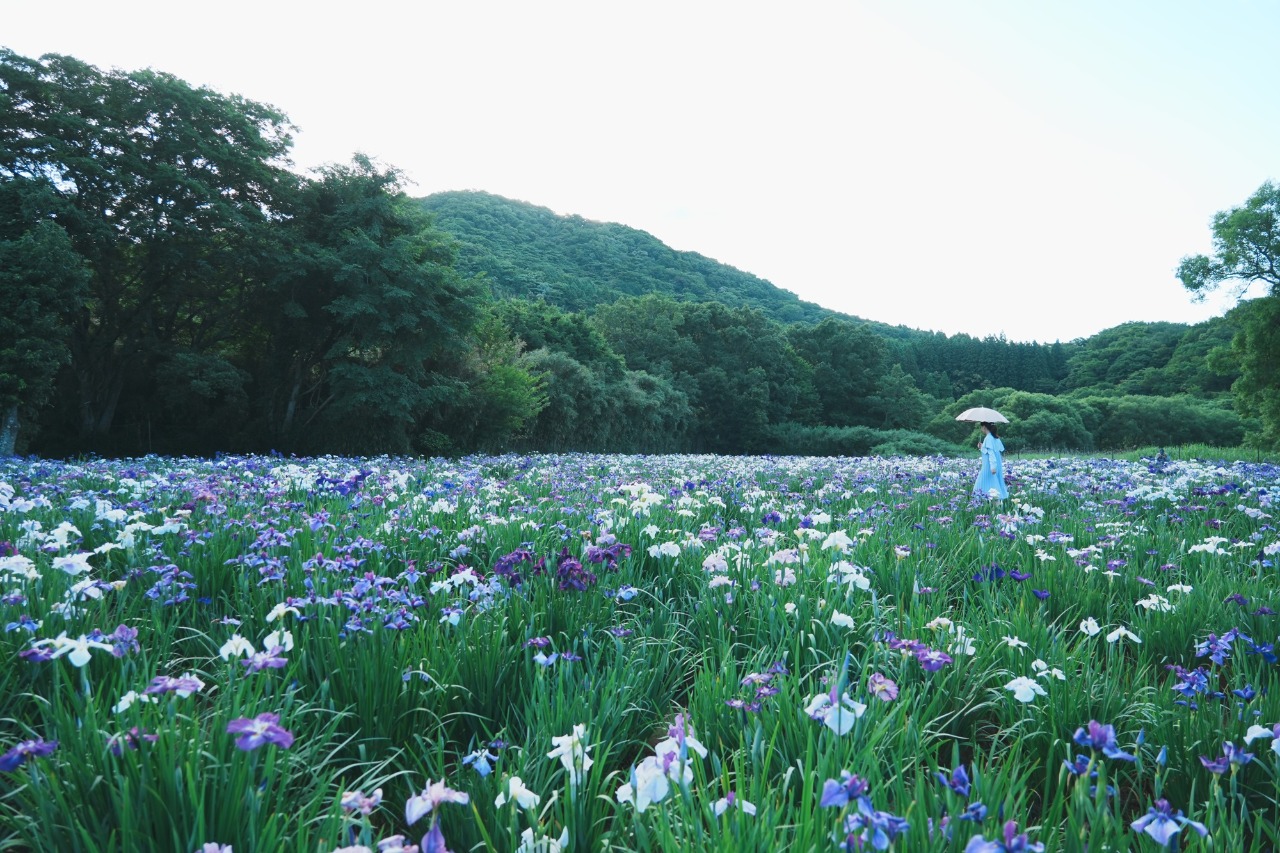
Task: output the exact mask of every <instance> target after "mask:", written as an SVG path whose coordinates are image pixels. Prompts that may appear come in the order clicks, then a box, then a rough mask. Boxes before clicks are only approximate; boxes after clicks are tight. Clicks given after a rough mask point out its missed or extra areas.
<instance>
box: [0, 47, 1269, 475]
mask: <svg viewBox="0 0 1280 853" xmlns="http://www.w3.org/2000/svg"><path fill="white" fill-rule="evenodd" d="M0 106H3V109H0V181H3V183H0V257H2V258H3V260H4V265H3V270H4V271H3V274H2V275H0V290H2V291H3V294H2V295H3V296H4V297H5V301H6V304H11V305H14V306H18V307H17V309H16V310H14V311H13V312H11V313H10V315H9V316H6V317H5V318H3V320H0V323H4V324H7V325H6V326H5V329H6V330H7V331H6V334H5V340H6V341H7V342H8V345H7V346H6V347H5V348H4V349H0V452H8V451H11V449H12V448H11V444H12V442H13V441H14V439H15V437H17V428H18V425H19V423H20V422H21V423H22V424H23V425H24V426H29V427H33V428H34V429H26V430H25V431H24V434H23V440H22V441H19V443H18V448H19V449H25V450H34V451H37V452H40V453H44V454H69V453H82V452H86V451H89V452H100V453H110V454H123V453H147V452H164V453H202V454H208V453H214V452H219V451H239V450H255V451H266V450H276V451H282V452H295V453H321V452H344V453H375V452H396V453H405V452H415V453H427V454H453V453H458V452H464V451H469V450H475V449H484V450H498V449H523V450H539V449H541V450H593V451H626V452H667V451H705V452H717V453H744V452H745V453H789V454H805V453H831V452H840V453H851V452H863V453H865V452H877V453H880V452H883V453H926V454H927V453H956V452H968V451H967V450H965V449H964V448H966V447H967V446H968V445H969V443H970V439H971V437H972V436H971V435H970V434H969V430H970V427H967V426H965V425H963V424H956V423H955V422H954V421H953V420H952V418H953V417H954V414H955V413H956V412H958V411H959V410H960V408H962V407H963V406H964V405H994V406H996V407H1006V408H1009V412H1008V414H1010V416H1011V417H1014V418H1016V419H1017V423H1016V424H1015V425H1014V426H1012V427H1011V429H1010V431H1009V432H1008V437H1009V439H1010V442H1011V444H1010V447H1011V449H1013V450H1015V451H1016V450H1020V449H1021V450H1030V449H1035V448H1059V449H1088V448H1104V449H1105V448H1123V447H1132V446H1138V445H1144V444H1151V443H1156V442H1165V443H1170V444H1172V443H1178V442H1182V441H1199V440H1204V439H1206V438H1208V437H1209V436H1208V435H1206V433H1212V437H1213V440H1215V441H1217V442H1219V443H1221V442H1223V441H1225V440H1227V439H1228V438H1230V437H1233V436H1235V437H1238V436H1241V435H1243V434H1245V433H1250V434H1252V435H1253V436H1254V438H1255V439H1258V438H1259V437H1261V440H1271V439H1269V438H1267V437H1268V436H1272V437H1274V434H1275V433H1276V428H1275V422H1276V421H1277V418H1278V417H1280V414H1278V413H1280V403H1277V402H1276V401H1277V400H1278V399H1280V397H1277V395H1276V392H1275V391H1274V388H1275V385H1276V383H1275V378H1276V373H1277V369H1278V368H1277V366H1276V358H1275V357H1268V356H1267V355H1266V354H1267V353H1268V352H1272V350H1269V349H1267V346H1266V345H1265V341H1267V340H1271V339H1272V337H1274V333H1273V331H1272V329H1273V327H1274V326H1275V323H1274V322H1273V318H1272V317H1271V314H1270V313H1268V310H1267V306H1266V305H1258V306H1254V305H1245V306H1241V308H1240V309H1239V310H1237V311H1235V312H1233V313H1232V314H1230V315H1228V316H1227V317H1223V318H1218V319H1216V320H1213V321H1211V322H1209V323H1204V324H1200V325H1197V326H1185V325H1179V324H1172V323H1126V324H1124V325H1122V326H1118V327H1116V328H1114V329H1109V330H1107V331H1105V332H1103V333H1101V334H1099V335H1096V336H1094V337H1093V338H1090V339H1088V340H1077V341H1070V342H1065V343H1064V342H1060V341H1059V342H1054V343H1051V344H1039V343H1015V342H1011V341H1008V340H1006V339H1004V338H1002V337H988V338H981V339H980V338H974V337H972V336H969V335H951V336H948V335H943V334H939V333H932V332H923V331H917V330H913V329H908V328H905V327H900V326H897V327H894V326H887V325H884V324H878V323H869V322H865V321H863V320H860V319H859V318H857V317H854V316H850V315H843V314H838V313H836V312H833V311H829V310H826V309H823V308H820V307H819V306H816V305H812V304H810V303H805V302H803V301H801V300H800V299H799V298H798V297H796V296H795V295H794V294H792V293H789V292H787V291H785V290H782V289H780V288H777V287H775V286H774V285H772V284H770V283H769V282H767V281H764V280H762V279H760V278H757V277H755V276H752V275H749V274H746V273H743V272H740V271H738V270H735V269H732V268H731V267H728V266H725V265H723V264H718V263H716V262H714V261H712V260H710V259H708V258H705V257H702V256H700V255H697V254H694V253H689V252H677V251H674V250H672V249H670V248H669V247H667V246H665V245H663V244H662V243H660V242H659V241H658V240H656V239H655V238H653V237H652V236H651V235H648V234H645V233H643V232H641V231H637V230H635V229H632V228H627V227H625V226H622V225H615V224H607V223H597V222H590V221H588V220H585V219H582V218H581V217H573V216H557V215H556V214H554V213H552V212H551V211H549V210H546V209H544V208H538V207H535V206H533V205H530V204H525V203H522V202H515V201H510V200H508V199H503V198H500V197H497V196H493V195H489V194H485V193H474V192H453V193H442V194H438V195H434V196H431V197H429V198H426V199H421V200H416V201H415V200H412V199H409V198H408V197H407V196H406V195H405V194H404V192H403V188H402V181H401V176H400V175H399V173H398V172H397V171H396V170H395V169H394V168H388V167H385V166H381V165H379V164H376V163H374V162H372V161H370V160H369V159H368V158H366V157H363V156H360V155H357V156H356V157H354V158H353V160H352V161H351V162H350V163H349V164H334V165H329V166H326V167H323V168H321V169H319V170H317V171H316V172H314V173H313V174H311V175H309V176H300V175H298V174H296V173H295V172H293V171H291V170H290V168H289V166H290V163H289V160H288V154H289V150H290V147H291V144H292V140H291V137H290V132H291V126H290V125H289V122H288V119H287V118H286V116H285V115H284V114H283V113H281V112H280V111H279V110H277V109H275V108H273V107H270V106H266V105H263V104H258V103H254V102H251V101H246V100H244V99H242V98H239V97H236V96H226V95H221V94H219V93H216V92H212V91H209V90H207V89H195V88H192V87H191V86H189V85H187V84H186V83H184V82H182V81H181V80H178V79H176V78H174V77H172V76H169V75H166V74H161V73H157V72H153V71H141V72H122V71H111V72H103V71H100V70H98V69H96V68H94V67H92V66H90V65H87V64H85V63H82V62H79V61H77V60H75V59H72V58H69V57H62V56H48V57H44V58H42V59H40V60H33V59H28V58H24V57H21V56H17V55H16V54H13V53H11V52H8V51H3V52H0ZM1268 209H1269V208H1268ZM1250 216H1254V214H1252V213H1251V214H1250ZM1264 219H1265V217H1264ZM1234 221H1235V220H1234V219H1231V220H1224V222H1234ZM1249 221H1250V222H1251V223H1254V224H1255V225H1256V222H1257V217H1256V216H1254V218H1253V219H1250V220H1249ZM1224 227H1225V226H1224ZM1257 227H1261V226H1257ZM1232 233H1233V234H1234V233H1236V232H1232ZM1224 239H1225V238H1224ZM1233 239H1234V238H1233ZM1224 245H1225V244H1224ZM1226 257H1227V256H1226V255H1224V258H1226ZM1232 258H1234V259H1235V260H1231V259H1232ZM1231 263H1235V264H1237V266H1238V265H1239V263H1243V262H1241V261H1239V259H1238V257H1237V256H1235V255H1230V257H1229V258H1227V260H1223V261H1222V262H1221V263H1220V264H1218V266H1214V265H1213V264H1208V262H1206V264H1208V265H1207V266H1206V265H1205V264H1199V265H1198V266H1197V265H1196V264H1192V265H1191V266H1192V267H1194V269H1196V270H1199V271H1201V273H1202V274H1203V277H1204V278H1205V280H1206V281H1207V280H1210V279H1212V278H1213V277H1214V276H1218V277H1225V276H1227V273H1228V272H1231V271H1232V270H1234V271H1235V273H1234V274H1236V275H1239V276H1243V275H1245V273H1242V272H1240V271H1239V270H1238V269H1236V268H1235V267H1231V266H1230V264H1231ZM1267 274H1268V273H1267V272H1266V270H1265V269H1264V270H1262V271H1261V272H1258V273H1257V275H1256V276H1254V277H1255V278H1256V277H1263V278H1265V276H1266V275H1267ZM1233 383H1234V387H1235V391H1236V394H1237V398H1236V399H1237V400H1238V402H1239V403H1240V405H1241V411H1243V412H1245V414H1246V416H1247V417H1245V418H1244V419H1242V418H1241V416H1239V415H1237V414H1236V413H1235V411H1234V410H1233V409H1232V408H1231V406H1230V405H1227V404H1225V403H1224V400H1225V398H1226V396H1227V394H1228V393H1229V391H1228V389H1230V388H1232V387H1233ZM939 413H941V414H939ZM20 415H21V418H20V417H19V416H20Z"/></svg>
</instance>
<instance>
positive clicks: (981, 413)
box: [956, 406, 1009, 424]
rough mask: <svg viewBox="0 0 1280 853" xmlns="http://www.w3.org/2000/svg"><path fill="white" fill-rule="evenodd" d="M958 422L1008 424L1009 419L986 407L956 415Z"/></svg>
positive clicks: (967, 410) (966, 410)
mask: <svg viewBox="0 0 1280 853" xmlns="http://www.w3.org/2000/svg"><path fill="white" fill-rule="evenodd" d="M956 420H958V421H976V422H977V423H985V424H1007V423H1008V422H1009V419H1008V418H1006V417H1005V416H1004V415H1002V414H1000V413H999V412H997V411H996V410H995V409H988V408H986V407H985V406H979V407H978V408H976V409H965V410H964V411H963V412H961V413H960V414H958V415H956Z"/></svg>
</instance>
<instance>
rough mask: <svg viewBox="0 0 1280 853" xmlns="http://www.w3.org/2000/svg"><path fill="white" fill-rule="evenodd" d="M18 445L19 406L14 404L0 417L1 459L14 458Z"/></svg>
mask: <svg viewBox="0 0 1280 853" xmlns="http://www.w3.org/2000/svg"><path fill="white" fill-rule="evenodd" d="M17 443H18V404H17V403H14V404H12V405H11V406H9V408H7V409H5V410H4V414H3V416H0V457H5V456H13V455H14V453H13V448H14V446H15V445H16V444H17Z"/></svg>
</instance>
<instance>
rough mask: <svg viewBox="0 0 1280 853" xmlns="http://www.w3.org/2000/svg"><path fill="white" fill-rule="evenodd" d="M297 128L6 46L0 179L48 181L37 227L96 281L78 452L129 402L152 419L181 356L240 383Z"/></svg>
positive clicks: (87, 307) (143, 74)
mask: <svg viewBox="0 0 1280 853" xmlns="http://www.w3.org/2000/svg"><path fill="white" fill-rule="evenodd" d="M290 131H291V128H290V125H289V124H288V121H287V119H286V118H285V116H284V115H283V114H282V113H280V112H278V111H277V110H275V109H274V108H272V107H269V106H266V105H263V104H259V103H255V102H253V101H248V100H245V99H243V98H240V97H238V96H234V95H231V96H229V95H223V94H219V93H217V92H213V91H211V90H209V89H205V88H194V87H192V86H190V85H189V84H187V83H185V82H183V81H182V80H179V79H177V78H175V77H173V76H171V75H168V74H162V73H158V72H155V71H150V70H144V71H133V72H124V71H118V70H113V71H108V72H104V71H101V70H99V69H97V68H95V67H94V66H92V65H88V64H86V63H84V62H81V61H79V60H76V59H73V58H71V57H66V56H58V55H47V56H44V57H41V58H40V59H30V58H26V57H22V56H19V55H17V54H15V53H13V52H12V51H8V50H0V180H4V181H16V180H21V181H27V182H32V183H36V184H39V185H41V186H42V187H43V189H44V190H45V191H46V192H45V197H46V198H47V200H48V204H47V206H46V208H45V209H43V210H37V211H34V215H35V217H36V219H40V218H48V219H51V220H52V221H54V222H56V223H57V224H58V225H60V226H62V228H63V229H65V231H66V234H67V236H68V237H69V239H70V241H71V245H72V246H73V247H74V249H75V251H76V252H77V253H78V254H79V255H80V256H81V257H82V258H84V260H85V261H86V263H87V266H88V268H89V270H90V271H91V277H90V280H89V293H88V299H87V300H85V302H84V305H83V307H82V308H81V310H80V311H79V312H78V313H77V315H76V316H75V317H74V319H73V322H72V335H71V337H70V341H69V343H70V350H71V372H70V377H71V384H72V385H73V386H74V387H72V388H71V389H69V392H70V393H69V396H72V397H74V402H73V404H72V407H71V408H72V410H73V411H74V412H75V416H76V419H77V420H78V425H79V430H78V431H79V433H80V437H81V440H82V441H85V442H87V443H89V444H90V445H92V444H93V443H95V440H96V439H100V438H101V437H104V436H106V435H107V434H108V433H110V432H111V431H112V428H113V425H114V424H115V423H116V420H117V417H118V416H119V414H120V412H121V410H122V409H123V408H126V407H128V406H129V405H130V404H132V405H134V406H135V409H136V410H135V411H134V412H133V413H132V416H133V418H134V420H140V419H141V418H143V417H144V413H143V412H142V411H141V409H142V408H144V407H145V406H146V405H148V401H150V400H152V399H154V398H155V395H156V391H157V389H156V388H155V386H154V384H151V380H150V378H151V377H154V376H155V375H156V374H157V372H162V368H163V366H164V364H165V363H166V362H168V361H171V360H173V359H174V358H175V357H177V358H179V359H182V360H184V363H185V364H191V363H195V364H198V365H199V366H200V368H201V370H202V371H203V372H204V373H205V374H216V375H218V376H220V377H223V378H224V379H234V377H235V376H236V374H235V373H234V371H232V370H230V369H229V368H230V366H229V364H228V363H227V362H226V359H225V349H226V346H227V343H228V341H229V340H230V339H232V338H233V337H235V336H237V335H240V334H242V333H243V329H242V327H241V325H240V324H241V322H242V321H243V319H244V318H245V317H247V316H249V315H250V314H251V313H252V302H253V301H254V299H255V293H254V291H255V288H256V286H257V282H258V281H259V279H260V276H259V275H258V271H257V269H256V265H257V264H258V262H259V261H260V260H261V258H262V254H261V250H260V248H259V246H260V241H261V238H262V235H263V231H264V229H263V227H262V226H264V225H265V224H266V223H268V222H270V221H271V219H272V217H273V212H274V209H275V206H276V199H277V196H278V194H279V191H280V189H281V188H282V187H288V186H289V185H291V184H292V183H293V182H294V180H295V177H294V176H293V174H292V173H291V172H289V171H288V170H287V169H286V166H287V159H286V155H287V152H288V149H289V146H290V144H291V137H290ZM35 221H36V220H35V219H33V220H32V222H31V224H32V225H34V224H35ZM170 373H171V374H172V375H173V376H174V377H176V379H177V381H179V382H183V381H185V378H184V377H186V376H187V375H188V374H189V370H187V369H186V368H183V367H178V368H176V369H174V370H172V371H170ZM196 381H203V380H200V379H198V378H197V380H196Z"/></svg>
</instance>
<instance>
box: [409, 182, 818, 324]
mask: <svg viewBox="0 0 1280 853" xmlns="http://www.w3.org/2000/svg"><path fill="white" fill-rule="evenodd" d="M422 205H423V207H424V208H426V209H427V210H428V211H430V212H431V213H432V214H433V215H434V216H435V219H436V224H437V225H439V227H440V228H441V229H443V230H445V231H448V232H449V233H450V234H453V235H454V236H456V237H457V238H458V242H459V252H458V269H459V270H461V271H462V272H464V273H466V274H469V275H483V276H484V277H485V278H486V280H487V281H488V282H489V284H490V286H491V287H492V288H493V292H494V295H495V296H497V297H499V298H502V297H513V296H518V297H524V298H532V299H542V300H545V301H547V302H550V303H551V304H553V305H557V306H559V307H561V308H564V309H566V310H569V311H583V310H586V309H590V308H593V307H595V306H596V305H600V304H604V303H608V302H613V301H614V300H616V299H618V298H620V297H623V296H644V295H645V294H648V293H658V294H662V295H666V296H672V297H675V298H679V299H682V300H685V301H690V302H720V303H723V304H725V305H728V306H730V307H733V308H737V307H748V308H759V309H761V310H762V311H763V312H765V313H766V314H767V315H769V316H770V317H772V318H774V319H776V320H781V321H783V322H791V321H805V322H814V321H817V320H820V319H822V318H823V317H827V316H830V315H831V313H832V312H830V311H828V310H827V309H825V308H822V307H821V306H819V305H815V304H813V303H812V302H803V301H801V300H800V298H799V297H797V296H796V295H795V294H794V293H791V292H789V291H786V290H782V289H781V288H778V287H775V286H773V285H772V284H770V283H769V282H767V281H765V280H764V279H761V278H758V277H757V276H754V275H751V274H750V273H745V272H742V271H740V270H736V269H734V268H733V267H730V266H726V265H725V264H721V263H717V262H716V261H713V260H711V259H710V258H706V257H703V256H702V255H699V254H697V253H695V252H678V251H676V250H674V249H672V248H670V247H669V246H667V245H665V244H664V243H662V242H661V241H659V240H658V239H657V238H655V237H653V236H652V235H650V234H647V233H645V232H643V231H639V230H637V229H635V228H628V227H627V226H625V225H617V224H614V223H603V222H592V221H590V220H587V219H583V218H582V217H580V216H557V215H556V214H555V213H553V212H552V211H550V210H548V209H547V208H545V207H537V206H535V205H532V204H527V203H524V202H517V201H511V200H509V199H505V198H502V197H500V196H495V195H490V194H488V193H481V192H446V193H437V194H435V195H432V196H429V197H427V198H425V199H422Z"/></svg>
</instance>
